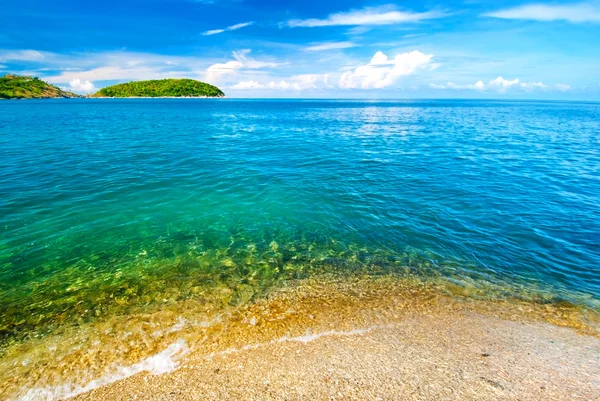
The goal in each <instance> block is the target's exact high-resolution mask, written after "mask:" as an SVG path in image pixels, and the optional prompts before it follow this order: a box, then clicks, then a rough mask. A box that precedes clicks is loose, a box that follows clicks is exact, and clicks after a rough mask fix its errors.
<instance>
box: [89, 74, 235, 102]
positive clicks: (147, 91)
mask: <svg viewBox="0 0 600 401" xmlns="http://www.w3.org/2000/svg"><path fill="white" fill-rule="evenodd" d="M223 96H225V94H224V93H223V92H222V91H221V89H219V88H217V87H216V86H213V85H210V84H207V83H205V82H200V81H196V80H194V79H173V78H169V79H157V80H149V81H135V82H128V83H123V84H118V85H112V86H108V87H106V88H102V89H100V90H99V91H98V92H97V93H95V94H93V95H91V96H90V97H119V98H122V97H223Z"/></svg>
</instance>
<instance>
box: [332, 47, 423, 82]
mask: <svg viewBox="0 0 600 401" xmlns="http://www.w3.org/2000/svg"><path fill="white" fill-rule="evenodd" d="M432 58H433V54H423V53H421V52H420V51H416V50H415V51H412V52H409V53H402V54H398V55H396V57H394V58H393V59H388V57H387V56H386V55H385V54H383V53H382V52H380V51H379V52H377V53H375V55H374V56H373V58H372V59H371V61H370V62H369V64H367V65H362V66H360V67H357V68H356V69H354V70H353V71H346V72H344V73H343V74H342V76H341V77H340V81H339V86H340V87H342V88H362V89H370V88H385V87H387V86H390V85H392V84H394V83H395V82H396V81H397V80H398V78H400V77H402V76H406V75H411V74H413V73H415V72H416V71H417V70H420V69H426V68H431V65H432V64H431V59H432Z"/></svg>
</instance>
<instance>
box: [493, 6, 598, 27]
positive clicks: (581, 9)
mask: <svg viewBox="0 0 600 401" xmlns="http://www.w3.org/2000/svg"><path fill="white" fill-rule="evenodd" d="M483 15H484V16H486V17H495V18H503V19H518V20H533V21H568V22H572V23H582V22H600V7H599V6H598V5H595V4H592V3H572V4H564V5H559V4H539V3H536V4H526V5H522V6H518V7H513V8H508V9H505V10H499V11H493V12H489V13H485V14H483Z"/></svg>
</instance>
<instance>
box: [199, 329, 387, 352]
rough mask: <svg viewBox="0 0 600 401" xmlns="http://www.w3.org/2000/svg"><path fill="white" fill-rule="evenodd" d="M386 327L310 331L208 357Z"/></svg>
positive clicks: (363, 332)
mask: <svg viewBox="0 0 600 401" xmlns="http://www.w3.org/2000/svg"><path fill="white" fill-rule="evenodd" d="M386 327H390V326H388V325H375V326H370V327H367V328H364V329H354V330H348V331H339V330H330V331H323V332H321V333H315V334H313V333H311V332H310V331H307V332H306V334H304V335H303V336H295V337H289V336H284V337H280V338H276V339H274V340H271V341H268V342H264V343H257V344H248V345H244V346H243V347H240V348H228V349H226V350H224V351H219V352H213V353H211V354H209V355H208V359H210V358H214V357H216V356H223V355H228V354H234V353H238V352H243V351H248V350H254V349H258V348H261V347H265V346H268V345H271V344H277V343H285V342H300V343H305V344H306V343H309V342H312V341H315V340H318V339H320V338H322V337H331V336H355V335H360V334H365V333H368V332H370V331H373V330H376V329H380V328H386Z"/></svg>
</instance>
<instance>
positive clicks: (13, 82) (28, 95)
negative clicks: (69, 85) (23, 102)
mask: <svg viewBox="0 0 600 401" xmlns="http://www.w3.org/2000/svg"><path fill="white" fill-rule="evenodd" d="M74 97H81V96H79V95H77V94H75V93H71V92H67V91H64V90H62V89H60V88H59V87H57V86H54V85H51V84H49V83H47V82H44V81H42V80H41V79H39V78H36V77H29V76H20V75H13V74H6V75H5V76H3V77H0V99H50V98H74Z"/></svg>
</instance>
